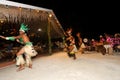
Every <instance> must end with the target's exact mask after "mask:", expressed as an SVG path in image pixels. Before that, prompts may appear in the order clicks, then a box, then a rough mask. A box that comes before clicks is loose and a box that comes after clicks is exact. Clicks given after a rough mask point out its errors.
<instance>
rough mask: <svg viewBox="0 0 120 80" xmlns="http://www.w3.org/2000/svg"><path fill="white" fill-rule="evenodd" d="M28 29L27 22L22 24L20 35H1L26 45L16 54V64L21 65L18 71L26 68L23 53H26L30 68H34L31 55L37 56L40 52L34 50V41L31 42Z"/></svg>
mask: <svg viewBox="0 0 120 80" xmlns="http://www.w3.org/2000/svg"><path fill="white" fill-rule="evenodd" d="M26 31H28V27H27V25H25V24H23V23H22V24H21V27H20V29H19V35H18V36H12V37H4V36H0V37H1V38H3V39H6V40H11V41H14V40H16V41H18V42H20V43H22V44H24V46H23V47H22V48H21V49H20V50H19V51H18V52H17V54H16V56H17V57H16V65H17V66H19V68H18V69H17V71H20V70H23V69H24V68H25V65H24V64H25V61H24V59H23V55H22V54H25V58H26V64H27V66H28V67H29V68H32V60H31V57H33V56H36V55H37V54H38V53H37V52H36V51H35V50H34V48H33V44H32V42H30V39H29V37H28V36H27V34H26Z"/></svg>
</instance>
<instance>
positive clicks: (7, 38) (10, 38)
mask: <svg viewBox="0 0 120 80" xmlns="http://www.w3.org/2000/svg"><path fill="white" fill-rule="evenodd" d="M6 40H11V41H14V40H15V38H14V37H6Z"/></svg>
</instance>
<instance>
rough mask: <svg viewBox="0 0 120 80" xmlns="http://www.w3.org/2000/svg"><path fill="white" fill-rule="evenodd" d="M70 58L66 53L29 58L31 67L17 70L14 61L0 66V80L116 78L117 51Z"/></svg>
mask: <svg viewBox="0 0 120 80" xmlns="http://www.w3.org/2000/svg"><path fill="white" fill-rule="evenodd" d="M76 55H77V59H76V60H73V59H72V58H69V57H68V56H67V53H66V52H57V53H54V54H53V55H51V56H44V57H39V58H36V59H33V69H30V68H27V67H26V68H25V69H24V70H22V71H20V72H17V71H16V69H17V67H16V66H15V64H12V65H9V66H6V67H2V68H1V69H0V80H120V54H118V53H117V54H114V55H102V54H101V53H96V52H85V54H80V53H77V54H76Z"/></svg>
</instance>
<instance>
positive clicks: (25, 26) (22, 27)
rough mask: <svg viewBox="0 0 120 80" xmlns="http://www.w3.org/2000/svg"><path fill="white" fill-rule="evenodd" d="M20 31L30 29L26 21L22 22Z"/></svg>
mask: <svg viewBox="0 0 120 80" xmlns="http://www.w3.org/2000/svg"><path fill="white" fill-rule="evenodd" d="M19 31H23V32H25V31H28V27H27V25H25V24H24V23H22V24H21V26H20V29H19Z"/></svg>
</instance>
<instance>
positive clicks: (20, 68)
mask: <svg viewBox="0 0 120 80" xmlns="http://www.w3.org/2000/svg"><path fill="white" fill-rule="evenodd" d="M23 69H25V67H21V66H20V67H19V68H18V69H17V72H18V71H21V70H23Z"/></svg>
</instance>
